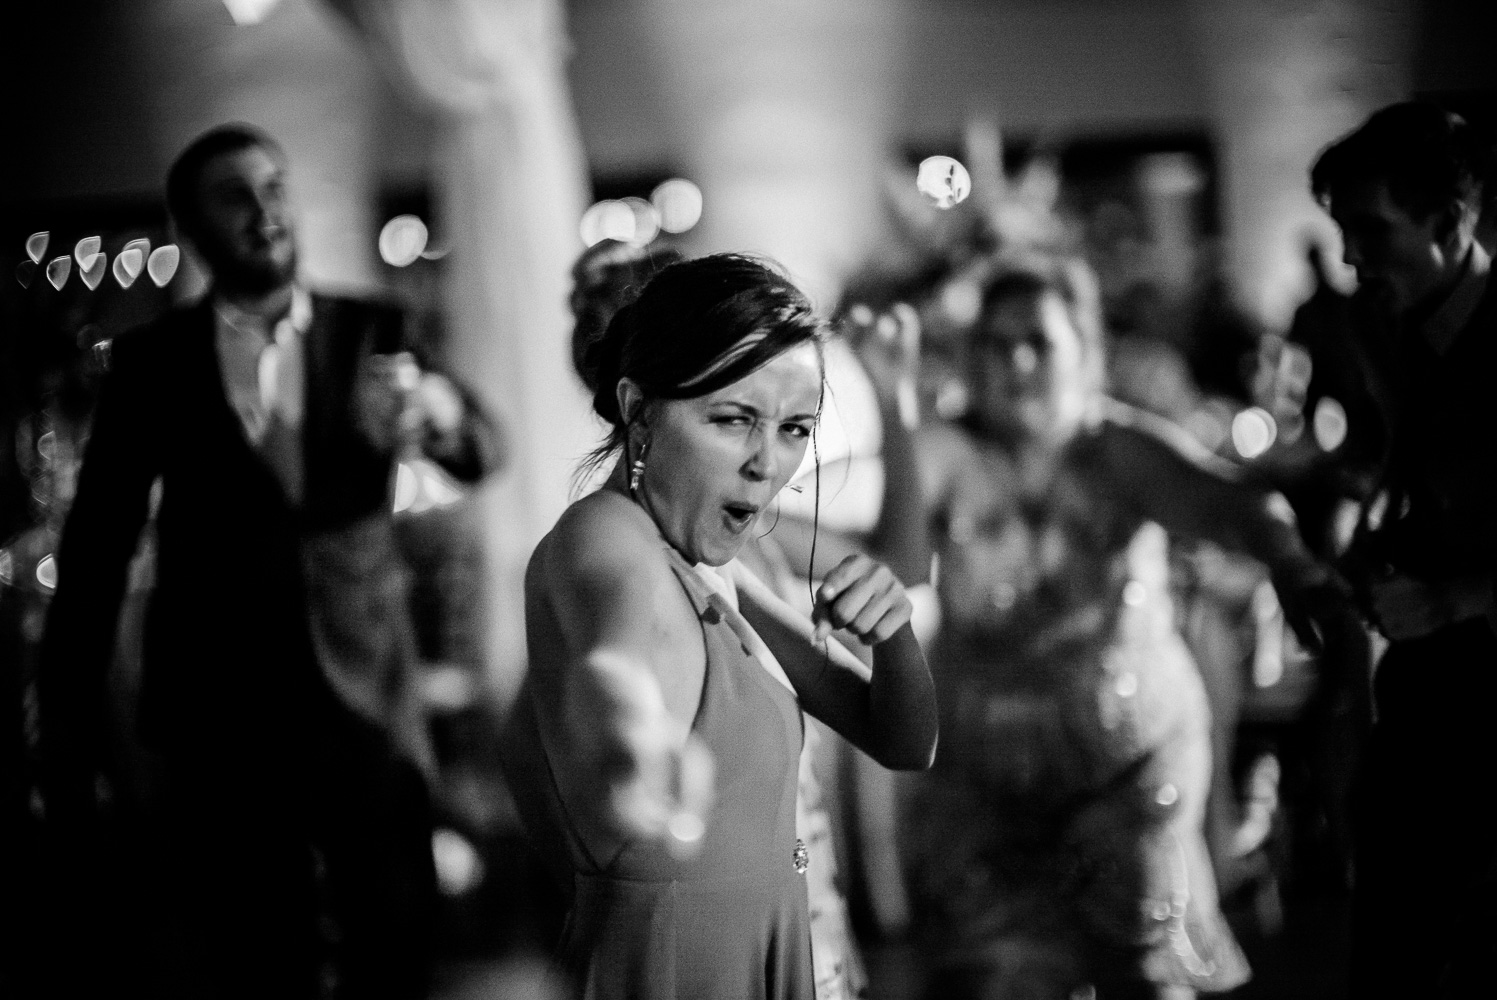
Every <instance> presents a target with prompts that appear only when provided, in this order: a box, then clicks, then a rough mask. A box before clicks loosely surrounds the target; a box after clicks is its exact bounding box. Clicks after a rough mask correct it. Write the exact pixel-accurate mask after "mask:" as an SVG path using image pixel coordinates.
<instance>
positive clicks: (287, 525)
mask: <svg viewBox="0 0 1497 1000" xmlns="http://www.w3.org/2000/svg"><path fill="white" fill-rule="evenodd" d="M305 345H306V368H305V371H306V380H307V392H306V407H305V416H304V423H303V426H302V452H303V464H304V497H303V502H302V504H301V505H300V507H293V506H291V505H290V504H289V503H288V501H287V499H286V497H285V494H284V493H283V491H282V489H281V486H280V483H279V481H278V480H277V479H276V477H275V475H274V473H273V472H272V471H271V468H270V466H269V465H268V464H267V463H266V462H265V461H264V460H263V459H262V457H261V456H260V454H259V453H258V452H257V451H255V450H254V448H253V447H252V446H251V445H250V443H249V442H248V440H247V438H246V437H245V435H244V433H243V431H242V429H241V426H240V423H239V419H238V417H237V416H236V415H235V413H234V412H233V410H232V408H231V407H230V405H229V403H228V402H227V400H226V399H225V397H224V391H223V386H222V379H221V376H220V373H219V364H218V356H217V352H216V350H215V346H214V320H213V313H212V309H211V306H210V305H209V304H208V303H207V302H206V301H205V302H202V303H199V304H198V305H195V306H191V307H188V308H185V309H181V310H176V311H173V312H172V313H170V314H168V315H167V316H165V317H164V318H162V319H161V320H160V321H158V322H157V323H155V324H153V325H151V326H147V327H144V328H142V329H140V330H136V331H132V332H130V333H127V334H124V335H122V336H120V337H118V338H116V340H115V343H114V346H113V350H112V359H111V365H110V371H109V374H108V375H107V377H106V378H105V380H104V386H103V390H102V392H101V396H100V399H99V404H98V407H97V409H96V411H95V415H94V420H93V429H92V432H91V435H90V440H89V444H88V448H87V451H86V452H85V456H84V462H83V468H82V471H81V473H80V477H79V482H78V490H77V494H76V497H75V499H74V502H73V506H72V509H71V511H70V513H69V516H68V520H67V524H66V527H65V528H64V531H63V536H62V542H61V545H60V547H59V550H58V560H57V561H58V586H57V591H56V593H55V595H54V597H53V600H52V606H51V608H50V612H49V617H48V623H47V630H46V635H45V638H44V640H43V646H42V658H41V664H40V673H39V690H40V696H41V697H40V700H41V711H42V720H41V721H42V730H43V732H42V735H43V750H44V754H45V757H46V763H47V769H48V773H49V774H50V775H51V778H52V780H53V781H54V782H62V783H66V782H67V781H68V780H69V779H70V778H71V779H79V778H81V777H83V776H84V775H85V774H87V773H88V772H89V771H90V770H91V768H92V767H93V766H94V765H95V764H96V763H97V761H98V760H99V759H100V751H101V747H100V744H101V740H102V733H103V732H104V727H103V725H102V719H103V717H104V710H105V697H104V691H105V683H104V677H105V673H106V670H107V668H108V665H109V663H110V660H111V655H112V651H113V646H114V635H115V626H116V620H117V617H118V614H119V608H120V603H121V598H122V594H123V590H124V586H125V582H126V571H127V568H128V563H129V561H130V558H131V555H132V553H133V552H134V550H135V547H136V542H137V539H138V536H139V534H140V531H141V528H142V526H143V524H144V522H145V520H146V517H147V513H148V497H149V494H150V492H151V490H152V484H153V483H154V482H155V481H156V480H158V479H159V480H160V482H161V500H160V507H159V510H158V513H157V570H156V590H155V593H154V595H153V596H152V600H151V604H150V607H149V611H148V613H147V619H146V625H145V648H144V652H143V664H142V672H143V677H142V681H141V685H142V691H141V707H140V714H141V718H140V727H141V735H142V738H143V740H144V741H145V742H146V743H147V745H151V746H154V747H156V748H158V749H160V750H162V751H164V752H168V753H191V754H205V755H210V756H217V757H224V758H231V757H236V756H237V757H238V758H240V759H245V760H254V759H257V758H258V757H260V756H264V755H267V754H273V753H275V752H277V751H278V750H279V749H284V750H287V751H289V752H292V753H294V752H295V751H294V750H293V749H292V748H293V747H294V746H295V745H296V744H297V742H298V741H299V737H300V735H301V734H303V733H305V732H307V727H308V726H311V725H315V724H316V718H317V713H318V712H320V711H323V710H324V709H325V708H326V707H327V706H328V705H335V704H336V703H337V702H339V701H341V702H342V703H343V704H344V705H346V706H348V707H350V708H352V709H354V710H355V711H357V712H358V713H360V714H361V715H363V716H365V717H367V718H369V719H370V720H372V721H374V722H375V723H377V724H379V725H383V726H390V725H392V724H393V723H394V721H395V715H396V714H397V713H398V712H399V711H400V710H401V697H402V689H403V684H404V681H405V680H406V675H407V669H406V668H407V665H408V661H409V651H410V648H411V647H410V642H411V639H410V632H409V622H408V615H407V610H406V608H405V588H404V578H403V572H402V569H401V564H400V562H399V559H398V556H397V553H396V550H395V544H394V536H393V523H392V518H391V497H390V482H391V472H392V466H393V461H394V456H393V455H392V454H390V453H389V452H382V451H379V450H377V449H376V448H375V447H374V446H373V445H371V444H370V443H369V442H368V441H367V440H366V439H365V438H364V437H363V436H361V435H360V433H359V432H358V431H357V430H356V428H355V426H354V420H353V389H354V375H355V371H356V368H357V366H358V363H359V360H360V359H361V358H362V357H364V356H366V355H368V354H371V353H388V352H392V351H397V350H400V349H402V347H403V323H402V316H401V313H400V312H399V311H398V310H396V309H394V308H391V307H388V306H383V305H378V304H374V303H370V302H364V301H357V300H352V299H344V298H328V297H321V296H314V297H313V308H312V321H311V325H310V328H309V329H308V331H307V334H306V337H305ZM469 404H470V405H469V406H468V408H467V410H468V415H467V417H465V423H464V427H463V432H462V434H463V447H462V448H461V449H459V451H458V453H457V455H456V456H455V457H453V458H450V459H449V460H448V461H447V462H445V463H444V464H445V465H447V467H448V469H449V471H451V472H452V473H453V474H454V475H456V476H457V477H458V478H460V479H463V480H468V481H472V480H476V479H477V478H478V477H479V476H481V475H482V474H483V473H484V471H486V469H487V468H489V467H490V465H491V464H492V462H493V456H494V447H495V440H494V435H493V432H492V429H491V427H490V426H489V424H488V423H487V421H486V420H485V419H484V418H483V416H482V415H481V413H480V412H479V410H478V408H477V407H476V406H475V405H473V402H472V400H471V397H470V399H469ZM329 692H331V694H332V695H333V696H334V697H332V698H330V697H329Z"/></svg>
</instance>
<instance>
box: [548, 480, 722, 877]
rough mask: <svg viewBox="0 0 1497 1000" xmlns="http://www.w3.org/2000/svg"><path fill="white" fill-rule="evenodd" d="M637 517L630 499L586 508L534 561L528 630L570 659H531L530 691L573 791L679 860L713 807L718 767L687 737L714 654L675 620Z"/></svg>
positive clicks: (666, 579) (655, 550)
mask: <svg viewBox="0 0 1497 1000" xmlns="http://www.w3.org/2000/svg"><path fill="white" fill-rule="evenodd" d="M640 516H642V515H640V514H639V513H638V512H637V511H635V510H634V509H632V505H631V504H629V502H628V501H627V500H624V499H623V498H621V497H614V496H612V495H611V494H608V495H600V496H596V497H593V498H589V499H587V500H584V501H582V502H581V503H579V504H577V505H574V507H573V508H572V510H570V511H568V513H567V514H566V515H565V516H564V517H563V519H562V522H561V523H560V524H558V526H557V528H556V530H555V531H553V532H552V534H551V535H550V536H548V537H547V539H546V540H545V541H544V542H543V543H542V545H541V547H540V548H539V549H538V550H537V552H536V556H535V557H534V559H533V560H532V562H531V567H530V572H529V573H528V574H527V578H526V619H527V627H529V628H530V629H532V632H533V633H536V634H539V633H540V629H539V628H538V627H537V626H538V625H539V624H540V619H542V618H545V619H547V620H548V621H549V623H550V624H551V625H553V626H554V628H555V629H556V630H557V631H559V632H560V638H561V642H560V646H561V647H562V648H561V650H560V651H559V652H560V655H558V656H553V657H544V656H539V657H538V656H535V655H532V657H531V659H532V663H531V670H532V676H531V681H532V683H531V689H532V691H533V692H534V698H535V713H536V720H537V725H538V728H539V730H540V735H541V740H542V742H543V743H544V744H545V746H546V749H547V752H548V754H550V755H551V756H552V759H553V760H561V761H565V762H566V763H567V764H568V765H569V766H568V767H567V768H566V771H567V774H568V778H569V779H570V780H571V781H572V782H573V783H574V790H575V791H576V792H577V793H578V794H581V795H584V796H588V797H594V798H596V799H598V800H600V802H601V804H602V805H603V807H604V808H605V810H606V811H607V812H608V813H609V818H610V819H611V820H612V821H613V823H614V825H616V826H617V827H619V828H620V829H621V830H622V831H624V832H626V833H628V834H631V835H634V836H643V837H650V838H657V839H663V840H665V841H666V842H667V843H668V844H671V846H673V847H677V848H680V847H682V846H683V845H685V846H689V845H690V843H692V842H693V841H694V840H695V839H697V838H698V837H700V831H701V829H702V827H701V821H702V819H703V818H704V817H705V816H706V813H707V810H708V808H709V807H710V800H711V797H712V768H711V759H710V756H709V755H708V754H707V751H706V749H705V747H704V746H703V745H702V744H701V742H700V740H698V739H697V738H695V737H694V736H692V735H691V733H690V721H691V719H692V717H693V716H694V714H695V712H696V708H697V702H698V701H699V700H700V696H701V684H702V677H703V676H704V671H703V664H704V662H705V655H706V654H705V650H704V649H703V647H702V644H701V639H700V631H699V629H697V628H696V622H695V618H694V617H693V616H692V615H691V612H690V608H689V607H687V608H686V609H685V611H684V612H683V613H682V614H681V615H676V614H674V612H676V611H679V610H680V605H682V604H684V601H685V598H684V595H683V594H682V592H681V589H680V585H679V584H678V583H676V581H675V579H674V577H673V575H672V574H671V570H670V568H669V565H668V564H667V563H666V561H665V559H664V557H663V554H662V553H661V552H660V550H659V545H660V541H659V538H658V537H657V536H655V535H654V534H653V533H652V532H647V531H645V530H644V528H643V527H642V526H641V525H640V524H639V523H638V520H639V517H640ZM678 617H680V618H683V620H684V624H685V625H687V626H690V627H682V626H683V622H682V621H677V620H676V619H677V618H678ZM558 777H559V778H561V776H560V775H558ZM563 780H567V779H563ZM683 823H684V824H685V825H684V826H683V825H682V824H683ZM693 830H694V831H695V836H689V835H688V834H690V833H691V832H692V831H693ZM667 834H669V835H670V836H667Z"/></svg>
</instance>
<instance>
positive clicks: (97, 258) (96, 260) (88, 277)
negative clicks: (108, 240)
mask: <svg viewBox="0 0 1497 1000" xmlns="http://www.w3.org/2000/svg"><path fill="white" fill-rule="evenodd" d="M108 271H109V255H108V254H107V253H105V252H104V251H102V250H100V251H98V252H97V253H95V254H94V255H93V256H92V257H89V258H88V263H86V264H82V265H79V268H78V277H79V278H82V279H83V283H84V284H85V285H87V286H88V290H89V291H93V290H94V289H96V288H98V287H99V282H101V281H103V280H104V275H105V274H106V273H107V272H108Z"/></svg>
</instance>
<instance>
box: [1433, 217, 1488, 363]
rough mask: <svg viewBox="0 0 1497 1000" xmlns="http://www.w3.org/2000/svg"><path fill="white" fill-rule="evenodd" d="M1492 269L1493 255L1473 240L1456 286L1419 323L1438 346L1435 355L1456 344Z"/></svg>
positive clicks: (1480, 296)
mask: <svg viewBox="0 0 1497 1000" xmlns="http://www.w3.org/2000/svg"><path fill="white" fill-rule="evenodd" d="M1491 271H1492V258H1491V255H1489V254H1488V253H1487V252H1486V250H1485V249H1483V248H1482V245H1481V244H1480V243H1476V242H1473V243H1472V244H1471V253H1470V254H1469V255H1467V257H1466V265H1465V267H1464V268H1462V270H1461V276H1460V278H1459V279H1458V280H1457V281H1456V284H1455V288H1454V289H1452V290H1451V292H1450V294H1449V295H1447V296H1446V297H1445V301H1444V302H1442V303H1440V307H1439V308H1438V309H1436V310H1435V311H1434V313H1433V315H1431V316H1430V317H1429V318H1428V319H1426V320H1425V321H1424V322H1423V323H1421V324H1420V325H1419V333H1420V335H1421V336H1423V337H1424V339H1425V341H1426V342H1427V343H1428V344H1429V346H1431V347H1433V348H1434V349H1435V353H1436V354H1439V355H1441V356H1443V355H1444V354H1445V353H1446V352H1447V351H1449V350H1450V349H1451V347H1453V346H1455V342H1456V339H1457V338H1458V337H1460V335H1461V331H1462V330H1464V329H1465V328H1466V324H1467V323H1469V322H1470V321H1471V317H1472V316H1474V315H1475V314H1476V307H1477V306H1478V305H1480V304H1481V300H1482V296H1484V295H1485V294H1486V291H1487V279H1488V277H1489V276H1490V275H1491Z"/></svg>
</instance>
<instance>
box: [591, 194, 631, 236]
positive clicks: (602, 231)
mask: <svg viewBox="0 0 1497 1000" xmlns="http://www.w3.org/2000/svg"><path fill="white" fill-rule="evenodd" d="M634 224H635V222H634V209H632V208H630V207H629V206H628V205H626V204H624V203H623V202H622V201H618V200H616V199H613V198H609V199H605V200H604V201H600V202H598V203H596V204H595V205H593V206H592V207H590V208H589V209H588V210H587V211H586V212H583V213H582V224H581V231H582V242H583V243H584V244H586V245H587V246H594V245H596V244H598V243H601V242H603V241H604V240H618V241H619V242H620V243H630V242H632V241H633V240H634Z"/></svg>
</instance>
